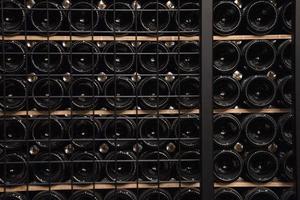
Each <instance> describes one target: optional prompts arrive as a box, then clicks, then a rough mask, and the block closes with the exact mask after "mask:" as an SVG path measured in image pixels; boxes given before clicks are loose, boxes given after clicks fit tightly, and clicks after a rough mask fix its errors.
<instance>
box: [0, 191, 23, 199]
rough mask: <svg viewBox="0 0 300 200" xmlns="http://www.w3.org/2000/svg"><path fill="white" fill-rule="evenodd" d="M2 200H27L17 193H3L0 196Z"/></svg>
mask: <svg viewBox="0 0 300 200" xmlns="http://www.w3.org/2000/svg"><path fill="white" fill-rule="evenodd" d="M0 199H2V200H27V197H26V196H25V195H23V194H21V193H19V192H4V193H2V194H1V195H0Z"/></svg>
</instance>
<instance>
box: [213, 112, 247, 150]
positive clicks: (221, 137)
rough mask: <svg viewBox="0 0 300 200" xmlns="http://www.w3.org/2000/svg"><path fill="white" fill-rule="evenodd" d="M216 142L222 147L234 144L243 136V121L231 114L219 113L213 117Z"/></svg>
mask: <svg viewBox="0 0 300 200" xmlns="http://www.w3.org/2000/svg"><path fill="white" fill-rule="evenodd" d="M213 128H214V142H215V144H217V145H219V146H222V147H229V146H232V145H234V144H235V143H236V142H237V141H238V140H239V138H240V136H241V130H242V127H241V123H240V121H239V119H238V118H237V117H235V116H234V115H231V114H217V115H215V116H214V119H213Z"/></svg>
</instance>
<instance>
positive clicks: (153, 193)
mask: <svg viewBox="0 0 300 200" xmlns="http://www.w3.org/2000/svg"><path fill="white" fill-rule="evenodd" d="M152 199H160V200H172V197H171V195H170V193H169V192H168V191H167V190H164V189H160V188H158V189H148V190H145V191H144V192H142V194H141V195H140V196H139V200H152Z"/></svg>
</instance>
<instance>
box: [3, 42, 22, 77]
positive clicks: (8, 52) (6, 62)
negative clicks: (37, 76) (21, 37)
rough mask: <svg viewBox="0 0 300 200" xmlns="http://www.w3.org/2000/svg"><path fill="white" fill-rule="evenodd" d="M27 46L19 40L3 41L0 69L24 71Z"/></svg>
mask: <svg viewBox="0 0 300 200" xmlns="http://www.w3.org/2000/svg"><path fill="white" fill-rule="evenodd" d="M26 51H27V48H26V47H25V46H24V45H23V44H22V43H20V42H17V41H9V42H6V41H2V42H1V43H0V71H1V72H2V73H16V72H20V71H24V66H25V63H26V53H25V52H26Z"/></svg>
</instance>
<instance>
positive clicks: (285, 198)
mask: <svg viewBox="0 0 300 200" xmlns="http://www.w3.org/2000/svg"><path fill="white" fill-rule="evenodd" d="M280 199H281V200H296V192H295V191H294V190H293V189H288V190H284V191H283V193H282V194H281V197H280Z"/></svg>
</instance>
